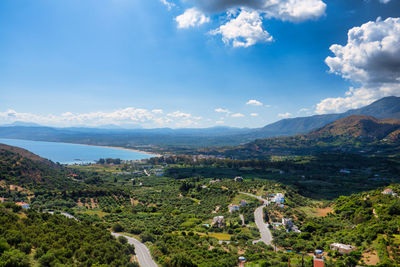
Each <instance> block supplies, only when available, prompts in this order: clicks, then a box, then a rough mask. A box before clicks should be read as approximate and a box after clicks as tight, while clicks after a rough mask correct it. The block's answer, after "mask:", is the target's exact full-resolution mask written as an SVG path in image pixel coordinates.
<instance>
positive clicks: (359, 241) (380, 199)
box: [274, 184, 400, 266]
mask: <svg viewBox="0 0 400 267" xmlns="http://www.w3.org/2000/svg"><path fill="white" fill-rule="evenodd" d="M399 193H400V187H399V185H398V184H394V185H391V186H388V187H383V188H379V189H377V190H372V191H366V192H362V193H358V194H353V195H351V196H341V197H339V198H338V199H337V200H335V201H334V202H333V203H332V205H331V213H330V214H329V215H328V216H321V215H315V214H314V215H313V214H311V213H307V214H306V216H305V217H303V218H302V219H300V220H298V221H297V222H296V224H298V225H301V226H300V229H301V231H302V233H301V234H300V235H299V234H296V233H293V232H292V233H286V232H285V231H274V235H275V242H276V243H277V244H278V245H279V246H281V247H284V248H286V249H292V250H294V251H296V252H297V251H302V250H304V249H309V250H311V249H314V248H318V249H322V250H324V251H327V252H328V253H329V254H328V255H327V256H328V257H327V261H326V263H329V264H331V263H332V260H334V261H336V264H337V263H338V261H342V260H343V262H344V263H345V265H338V264H337V265H335V266H356V265H357V263H358V262H359V261H363V262H364V263H367V264H368V265H376V264H377V263H378V262H379V266H399V264H400V250H399V245H400V235H399V234H400V232H399V228H398V226H399V224H400V199H399V197H398V194H399ZM299 210H302V209H299ZM306 210H307V211H308V210H309V209H306ZM298 217H301V216H298ZM332 243H343V244H348V245H352V246H354V250H355V251H354V252H352V253H351V254H350V256H349V257H346V258H344V257H343V256H341V255H340V254H339V253H335V252H334V251H332V250H331V249H330V244H332ZM324 256H325V255H324ZM329 266H333V265H329Z"/></svg>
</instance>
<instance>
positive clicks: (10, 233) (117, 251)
mask: <svg viewBox="0 0 400 267" xmlns="http://www.w3.org/2000/svg"><path fill="white" fill-rule="evenodd" d="M0 221H1V224H0V266H19V267H28V266H100V265H101V266H129V261H130V257H131V255H132V254H134V252H133V251H134V248H133V247H132V246H130V245H128V244H123V243H121V242H118V241H117V240H115V239H114V238H113V237H112V236H111V234H110V233H109V232H108V231H107V230H106V229H104V228H101V227H98V226H93V225H90V224H88V223H81V222H77V221H75V220H73V219H68V218H66V217H65V216H62V215H50V214H49V213H39V212H35V211H32V210H22V209H21V207H19V206H16V205H14V204H12V203H4V204H1V203H0Z"/></svg>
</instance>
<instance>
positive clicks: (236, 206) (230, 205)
mask: <svg viewBox="0 0 400 267" xmlns="http://www.w3.org/2000/svg"><path fill="white" fill-rule="evenodd" d="M228 210H229V212H231V213H232V212H234V211H236V210H240V206H239V205H233V204H229V206H228Z"/></svg>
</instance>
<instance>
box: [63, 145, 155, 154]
mask: <svg viewBox="0 0 400 267" xmlns="http://www.w3.org/2000/svg"><path fill="white" fill-rule="evenodd" d="M69 144H77V143H69ZM77 145H84V146H97V147H105V148H115V149H122V150H128V151H134V152H138V153H142V154H147V155H152V156H154V157H162V155H161V154H157V153H151V152H148V151H142V150H138V149H133V148H127V147H121V146H102V145H89V144H77Z"/></svg>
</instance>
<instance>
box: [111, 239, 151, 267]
mask: <svg viewBox="0 0 400 267" xmlns="http://www.w3.org/2000/svg"><path fill="white" fill-rule="evenodd" d="M111 234H112V235H113V236H115V237H118V236H123V237H125V238H126V239H128V243H129V244H131V245H134V246H135V253H136V256H137V257H138V260H139V265H140V266H142V267H158V265H157V263H156V262H155V261H154V260H153V258H152V257H151V254H150V251H149V249H148V248H147V247H146V246H145V245H144V244H143V243H142V242H140V241H139V240H137V239H135V238H133V237H130V236H127V235H123V234H118V233H111Z"/></svg>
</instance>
